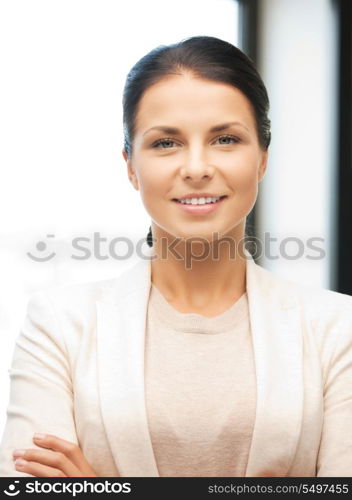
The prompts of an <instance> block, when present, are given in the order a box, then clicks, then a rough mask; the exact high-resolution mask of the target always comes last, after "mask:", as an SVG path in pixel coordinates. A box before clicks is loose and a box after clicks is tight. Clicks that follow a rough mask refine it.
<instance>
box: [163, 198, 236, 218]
mask: <svg viewBox="0 0 352 500" xmlns="http://www.w3.org/2000/svg"><path fill="white" fill-rule="evenodd" d="M225 198H227V196H226V195H224V196H207V197H204V196H203V197H200V198H199V197H197V198H195V197H192V198H190V197H188V196H187V197H184V198H180V199H176V198H174V199H173V200H172V201H173V202H175V203H177V205H178V207H179V208H180V209H181V210H183V211H184V212H188V213H190V214H193V215H207V214H209V213H211V212H214V211H215V210H217V208H218V207H219V206H220V205H221V204H222V202H223V200H224V199H225ZM182 199H183V200H186V199H187V200H189V201H187V202H183V203H182V202H181V201H180V200H182Z"/></svg>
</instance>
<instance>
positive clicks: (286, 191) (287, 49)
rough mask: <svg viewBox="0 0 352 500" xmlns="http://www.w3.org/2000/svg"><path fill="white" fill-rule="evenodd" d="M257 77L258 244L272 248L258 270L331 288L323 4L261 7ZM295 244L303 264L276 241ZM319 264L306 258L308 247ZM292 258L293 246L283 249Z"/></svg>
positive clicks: (276, 2) (328, 14)
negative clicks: (260, 140) (267, 134)
mask: <svg viewBox="0 0 352 500" xmlns="http://www.w3.org/2000/svg"><path fill="white" fill-rule="evenodd" d="M259 6H260V10H261V19H262V24H261V34H260V41H259V49H260V50H259V52H260V56H259V57H260V66H259V69H260V71H261V74H262V76H263V79H264V81H265V83H266V86H267V89H268V92H269V97H270V100H271V113H270V117H271V120H272V144H271V147H270V161H269V165H268V170H267V173H266V176H265V178H264V180H263V181H262V183H261V184H260V196H259V199H258V202H257V203H258V205H257V206H258V217H259V225H260V238H261V239H264V234H265V232H267V233H268V234H269V235H270V236H271V237H273V238H277V239H278V242H277V243H276V244H274V243H273V244H272V252H271V254H272V255H279V256H280V258H279V259H278V260H272V259H270V258H269V257H268V256H266V257H264V258H263V259H261V261H260V263H261V264H262V265H263V266H264V267H266V268H267V269H270V270H272V271H273V272H275V274H277V275H280V276H283V277H286V278H288V279H292V280H295V281H299V282H301V283H306V284H311V285H314V286H315V285H316V286H319V287H324V288H330V287H333V277H334V269H333V267H332V260H333V257H334V227H333V217H334V204H335V199H334V190H335V187H334V185H335V175H334V170H335V168H336V167H335V163H334V161H335V157H334V155H335V149H334V148H335V129H336V117H335V110H336V102H335V97H334V95H335V94H334V93H335V86H336V74H337V73H336V64H337V63H336V56H335V50H336V42H335V34H336V27H335V16H334V11H333V8H332V2H331V1H330V0H309V1H307V0H294V1H293V0H260V2H259ZM287 237H289V238H290V237H295V238H299V239H300V240H301V245H302V249H303V254H304V255H303V256H302V257H301V258H299V259H296V260H288V259H287V258H285V257H284V254H283V253H282V252H280V251H279V248H278V244H280V242H281V243H282V244H284V242H283V239H284V238H287ZM311 237H319V238H323V239H324V242H323V243H322V242H319V241H318V242H316V243H315V245H316V246H319V247H320V248H323V249H324V251H325V253H326V256H325V258H323V259H320V260H309V259H308V258H307V256H308V255H309V256H317V255H318V252H317V251H313V250H310V249H309V248H308V247H307V245H308V239H309V238H311ZM286 251H287V254H288V255H292V256H294V255H297V251H298V244H297V243H294V242H293V243H292V244H287V247H286Z"/></svg>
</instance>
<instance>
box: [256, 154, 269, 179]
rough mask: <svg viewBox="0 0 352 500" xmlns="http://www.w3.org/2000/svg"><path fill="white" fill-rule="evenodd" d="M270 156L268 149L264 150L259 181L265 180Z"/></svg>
mask: <svg viewBox="0 0 352 500" xmlns="http://www.w3.org/2000/svg"><path fill="white" fill-rule="evenodd" d="M268 157H269V152H268V150H265V151H263V153H262V159H261V162H260V165H259V169H258V182H261V181H262V180H263V177H264V175H265V172H266V167H267V164H268Z"/></svg>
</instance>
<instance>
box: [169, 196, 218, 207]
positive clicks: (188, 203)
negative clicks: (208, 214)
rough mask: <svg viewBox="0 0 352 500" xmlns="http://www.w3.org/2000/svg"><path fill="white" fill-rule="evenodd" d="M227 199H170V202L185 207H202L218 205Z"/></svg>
mask: <svg viewBox="0 0 352 500" xmlns="http://www.w3.org/2000/svg"><path fill="white" fill-rule="evenodd" d="M225 198H227V195H226V194H225V195H223V196H217V197H215V196H214V197H210V196H209V197H207V198H205V197H201V198H186V199H183V200H178V199H177V198H172V201H175V202H176V203H180V204H181V205H186V206H192V207H194V206H204V205H214V204H216V203H219V201H221V200H224V199H225Z"/></svg>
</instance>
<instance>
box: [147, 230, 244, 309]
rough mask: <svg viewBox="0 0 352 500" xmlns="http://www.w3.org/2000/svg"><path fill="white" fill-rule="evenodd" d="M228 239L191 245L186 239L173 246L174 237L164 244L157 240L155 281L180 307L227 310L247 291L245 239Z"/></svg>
mask: <svg viewBox="0 0 352 500" xmlns="http://www.w3.org/2000/svg"><path fill="white" fill-rule="evenodd" d="M228 240H229V239H227V240H226V238H223V239H221V238H220V239H218V240H216V241H210V242H207V244H205V243H204V242H203V241H202V243H201V244H198V246H197V245H195V244H192V247H191V246H190V245H189V244H187V242H186V243H185V242H184V241H179V243H178V244H177V245H175V246H172V241H174V238H172V239H170V241H169V242H168V244H167V245H166V244H165V241H164V244H163V245H161V244H160V240H159V239H157V241H156V243H155V247H153V257H154V258H153V259H152V261H151V273H152V274H151V280H152V283H153V284H154V285H155V286H156V287H157V288H158V289H159V290H160V292H161V293H162V294H163V295H164V297H165V298H166V300H168V302H170V303H171V304H173V305H174V306H178V309H179V310H184V311H185V312H188V311H189V312H192V311H202V310H210V309H212V310H214V311H220V312H221V310H225V309H226V308H227V307H228V306H230V305H231V304H232V303H233V302H235V301H236V300H238V299H239V298H240V297H241V296H242V295H243V294H244V293H245V291H246V258H245V253H244V244H243V241H244V239H243V238H241V239H234V238H232V239H231V243H230V244H229V242H228ZM226 241H227V242H226ZM237 241H240V242H241V243H236V242H237ZM225 243H226V244H225ZM165 247H167V249H166V248H165Z"/></svg>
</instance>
